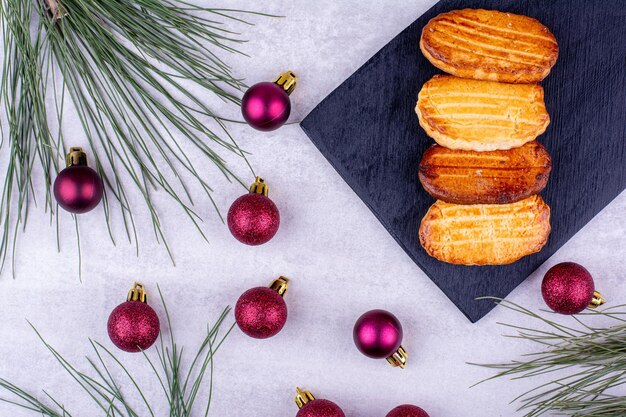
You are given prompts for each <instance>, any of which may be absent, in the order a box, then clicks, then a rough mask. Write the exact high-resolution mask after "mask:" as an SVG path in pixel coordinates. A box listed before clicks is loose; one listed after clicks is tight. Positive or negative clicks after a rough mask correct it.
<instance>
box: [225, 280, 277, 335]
mask: <svg viewBox="0 0 626 417" xmlns="http://www.w3.org/2000/svg"><path fill="white" fill-rule="evenodd" d="M288 287H289V279H287V278H285V277H279V278H278V279H277V280H275V281H274V282H272V284H271V285H270V287H269V288H267V287H257V288H252V289H250V290H248V291H246V292H244V293H243V294H242V295H241V297H239V300H237V304H236V305H235V321H236V322H237V325H238V326H239V328H240V329H241V331H242V332H244V333H245V334H247V335H248V336H250V337H253V338H255V339H267V338H269V337H272V336H276V334H278V332H280V331H281V330H282V328H283V327H284V326H285V323H286V322H287V304H286V303H285V300H284V299H283V296H284V295H285V293H286V292H287V288H288Z"/></svg>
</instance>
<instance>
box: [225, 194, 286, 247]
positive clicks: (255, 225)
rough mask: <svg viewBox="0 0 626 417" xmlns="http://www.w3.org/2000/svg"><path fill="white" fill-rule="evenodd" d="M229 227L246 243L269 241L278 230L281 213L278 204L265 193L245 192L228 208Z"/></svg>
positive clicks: (255, 243) (238, 238)
mask: <svg viewBox="0 0 626 417" xmlns="http://www.w3.org/2000/svg"><path fill="white" fill-rule="evenodd" d="M227 221H228V229H230V232H231V233H232V235H233V236H234V237H235V239H237V240H238V241H240V242H241V243H245V244H246V245H252V246H256V245H262V244H264V243H267V242H269V241H270V239H272V238H273V237H274V235H275V234H276V232H278V226H280V214H279V212H278V208H277V207H276V204H274V202H273V201H272V200H270V199H269V197H266V196H264V195H263V194H254V193H250V194H245V195H242V196H241V197H239V198H238V199H237V200H235V201H234V202H233V204H232V205H231V206H230V209H229V210H228V218H227Z"/></svg>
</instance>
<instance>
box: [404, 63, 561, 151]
mask: <svg viewBox="0 0 626 417" xmlns="http://www.w3.org/2000/svg"><path fill="white" fill-rule="evenodd" d="M415 112H416V113H417V117H418V118H419V122H420V125H421V126H422V128H423V129H424V130H425V131H426V134H428V136H430V137H431V138H433V139H435V141H436V142H437V143H438V144H440V145H442V146H445V147H446V148H450V149H464V150H473V151H478V152H482V151H494V150H506V149H511V148H516V147H518V146H522V145H523V144H525V143H527V142H531V141H533V140H535V139H536V138H537V136H539V135H540V134H542V133H543V132H545V130H546V128H547V126H548V124H549V123H550V116H549V115H548V112H547V111H546V106H545V103H544V101H543V88H542V87H541V86H540V85H538V84H504V83H497V82H493V81H477V80H469V79H465V78H458V77H452V76H449V75H435V76H434V77H433V78H431V79H430V80H429V81H427V82H426V83H425V84H424V86H423V87H422V90H421V91H420V92H419V96H418V101H417V105H416V107H415Z"/></svg>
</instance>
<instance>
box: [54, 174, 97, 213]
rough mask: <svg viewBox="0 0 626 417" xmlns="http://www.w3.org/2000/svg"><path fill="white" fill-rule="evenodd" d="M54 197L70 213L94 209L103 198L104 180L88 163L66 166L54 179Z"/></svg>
mask: <svg viewBox="0 0 626 417" xmlns="http://www.w3.org/2000/svg"><path fill="white" fill-rule="evenodd" d="M53 188H54V197H55V198H56V200H57V202H58V203H59V205H60V206H61V207H63V208H64V209H65V210H67V211H69V212H70V213H76V214H80V213H86V212H88V211H90V210H93V209H94V208H95V207H96V206H97V205H98V203H100V200H101V199H102V180H101V179H100V176H99V175H98V173H97V172H96V171H94V170H93V169H91V168H89V167H88V166H86V165H73V166H69V167H67V168H65V169H64V170H62V171H61V172H59V175H58V176H57V177H56V179H55V180H54V187H53Z"/></svg>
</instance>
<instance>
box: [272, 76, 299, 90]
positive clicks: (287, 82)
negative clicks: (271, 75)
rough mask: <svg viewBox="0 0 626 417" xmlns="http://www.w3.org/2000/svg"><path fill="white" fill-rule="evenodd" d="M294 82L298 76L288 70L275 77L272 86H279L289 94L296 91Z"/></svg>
mask: <svg viewBox="0 0 626 417" xmlns="http://www.w3.org/2000/svg"><path fill="white" fill-rule="evenodd" d="M296 81H298V76H297V75H296V74H294V72H293V71H291V70H289V71H286V72H283V73H282V74H280V75H279V76H278V77H276V79H275V80H274V84H277V85H279V86H281V87H282V88H283V89H284V90H285V92H286V93H287V94H291V93H292V92H293V90H295V89H296Z"/></svg>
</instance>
